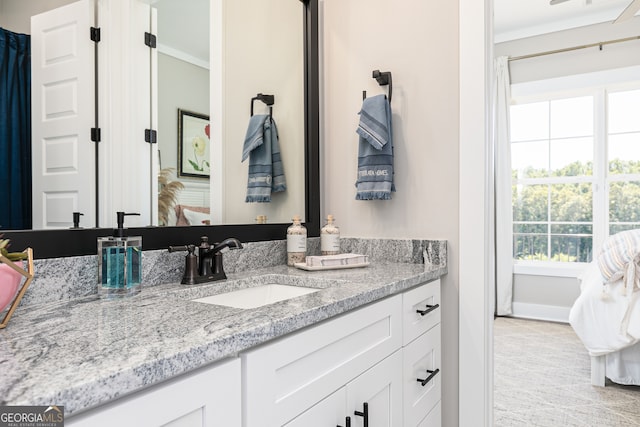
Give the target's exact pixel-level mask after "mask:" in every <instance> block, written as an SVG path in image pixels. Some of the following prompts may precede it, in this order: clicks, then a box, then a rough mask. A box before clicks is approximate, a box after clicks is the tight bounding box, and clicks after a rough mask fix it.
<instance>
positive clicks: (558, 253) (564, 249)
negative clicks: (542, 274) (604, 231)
mask: <svg viewBox="0 0 640 427" xmlns="http://www.w3.org/2000/svg"><path fill="white" fill-rule="evenodd" d="M592 246H593V237H591V236H567V235H559V236H551V261H558V262H591V248H592Z"/></svg>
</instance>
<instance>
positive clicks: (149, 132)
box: [144, 129, 158, 144]
mask: <svg viewBox="0 0 640 427" xmlns="http://www.w3.org/2000/svg"><path fill="white" fill-rule="evenodd" d="M144 140H145V141H146V142H148V143H149V144H155V143H156V142H158V132H157V131H155V130H153V129H145V130H144Z"/></svg>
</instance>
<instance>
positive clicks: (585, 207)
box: [550, 183, 593, 222]
mask: <svg viewBox="0 0 640 427" xmlns="http://www.w3.org/2000/svg"><path fill="white" fill-rule="evenodd" d="M592 211H593V192H592V191H591V184H590V183H579V184H553V185H551V212H550V217H551V221H554V222H557V221H561V222H591V220H592V218H593V214H592Z"/></svg>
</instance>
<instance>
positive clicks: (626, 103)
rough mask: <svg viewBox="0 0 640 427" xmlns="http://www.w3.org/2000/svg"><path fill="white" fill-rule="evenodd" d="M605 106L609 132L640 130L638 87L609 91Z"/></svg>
mask: <svg viewBox="0 0 640 427" xmlns="http://www.w3.org/2000/svg"><path fill="white" fill-rule="evenodd" d="M607 107H608V111H609V122H608V129H609V133H619V132H640V120H638V112H639V111H640V89H638V90H631V91H625V92H614V93H610V94H609V97H608V106H607Z"/></svg>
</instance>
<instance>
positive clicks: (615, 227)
mask: <svg viewBox="0 0 640 427" xmlns="http://www.w3.org/2000/svg"><path fill="white" fill-rule="evenodd" d="M635 229H640V222H637V223H629V224H610V225H609V235H610V236H612V235H614V234H616V233H619V232H621V231H627V230H635Z"/></svg>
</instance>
